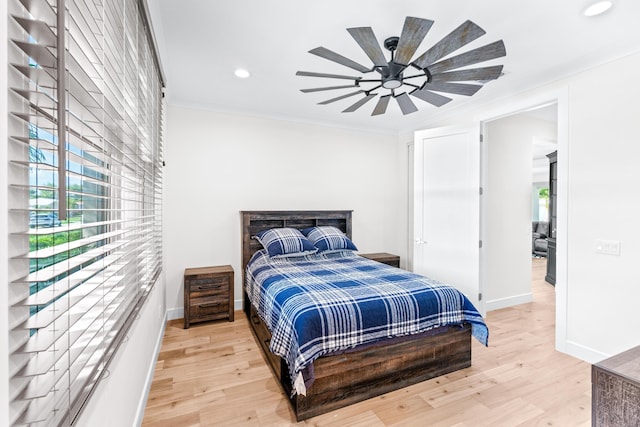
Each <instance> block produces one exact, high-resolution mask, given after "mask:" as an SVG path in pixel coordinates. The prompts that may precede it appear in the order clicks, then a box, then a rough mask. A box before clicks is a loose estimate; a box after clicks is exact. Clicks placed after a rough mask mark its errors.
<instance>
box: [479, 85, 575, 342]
mask: <svg viewBox="0 0 640 427" xmlns="http://www.w3.org/2000/svg"><path fill="white" fill-rule="evenodd" d="M553 103H555V104H556V105H557V109H558V113H557V114H558V123H557V126H558V140H557V143H558V195H557V221H558V224H557V230H558V232H557V234H556V245H557V246H556V284H555V293H556V349H557V350H559V351H561V352H564V353H568V352H569V349H568V343H567V293H568V287H567V286H568V285H567V283H568V282H567V280H568V271H567V262H568V209H569V208H568V187H569V186H568V178H569V174H568V170H569V88H568V87H567V86H563V87H560V88H558V89H556V90H550V91H546V92H544V93H540V94H537V95H535V96H523V97H520V98H518V99H517V100H513V101H508V102H505V103H504V104H502V105H500V106H499V107H495V108H492V109H487V110H484V111H481V112H479V113H478V114H476V115H475V116H474V117H473V120H474V121H475V120H477V121H479V122H480V123H481V127H482V131H483V134H484V127H485V124H486V123H487V122H490V121H493V120H497V119H501V118H504V117H507V116H511V115H514V114H518V113H521V112H524V111H527V110H530V109H532V108H536V107H541V106H544V105H548V104H553ZM486 143H487V141H486V140H485V141H484V144H486ZM486 154H487V153H486V151H485V150H484V147H483V150H482V151H481V154H480V163H481V167H482V165H483V164H486V163H487V158H486ZM480 209H481V212H480V215H481V216H482V215H483V211H482V210H483V205H482V204H481V205H480ZM480 232H481V233H482V229H481V230H480ZM481 238H482V240H483V241H487V240H488V239H490V238H491V236H485V235H482V234H481ZM484 262H486V260H484ZM483 269H486V266H483V257H482V255H481V257H480V270H481V271H483ZM487 285H488V284H486V283H482V277H481V283H480V286H481V289H486V286H487Z"/></svg>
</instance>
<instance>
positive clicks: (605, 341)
mask: <svg viewBox="0 0 640 427" xmlns="http://www.w3.org/2000/svg"><path fill="white" fill-rule="evenodd" d="M639 72H640V53H636V54H633V55H629V56H627V57H624V58H620V59H618V60H616V61H612V62H610V63H607V64H603V65H601V66H598V67H595V68H593V69H590V70H585V71H584V72H582V73H580V74H577V75H575V76H572V77H570V78H566V79H563V80H560V81H558V82H556V83H553V84H549V85H545V86H542V87H539V88H536V89H532V90H530V91H527V92H524V93H520V94H514V95H513V96H511V97H507V98H502V99H497V100H494V101H492V102H490V103H485V104H483V105H481V106H462V107H461V108H459V109H458V110H457V112H456V114H455V115H451V116H449V117H447V118H446V119H445V120H442V121H441V122H440V123H438V124H437V125H438V126H445V125H451V124H457V123H461V122H469V121H473V120H477V121H482V120H489V119H492V118H497V117H500V116H504V115H505V114H507V113H509V112H515V111H522V110H523V109H525V108H527V107H531V106H534V105H541V104H543V103H545V102H548V101H552V100H554V99H558V98H560V99H561V102H560V103H559V104H558V112H559V119H560V121H559V123H558V166H559V169H558V173H559V174H560V178H561V179H564V180H565V182H564V183H559V195H558V196H559V199H560V200H559V201H560V203H559V206H558V207H559V212H558V213H559V215H560V216H559V218H558V227H559V228H558V233H559V235H558V262H559V264H558V265H557V271H556V272H557V282H556V302H557V304H556V309H557V313H558V315H557V317H556V323H557V331H556V334H557V337H556V345H557V348H558V349H560V350H561V351H565V352H567V353H569V354H572V355H574V356H577V357H580V358H582V359H584V360H587V361H589V362H595V361H598V360H600V359H602V358H604V357H607V356H610V355H613V354H616V353H618V352H620V351H622V350H624V349H627V348H630V347H632V346H635V345H638V344H640V334H637V333H635V332H634V331H635V330H636V329H637V328H638V326H640V320H638V316H637V314H636V308H635V306H636V301H637V300H638V299H639V298H640V287H639V286H638V282H639V281H640V263H638V259H640V221H638V218H640V198H639V197H637V194H638V188H640V185H639V184H640V167H638V159H640V143H639V141H638V139H639V138H638V135H640V120H638V117H640V103H638V102H637V100H638V99H640V80H638V79H637V75H638V73H639ZM506 78H508V76H506ZM605 82H606V84H605ZM434 126H435V125H434ZM594 199H595V203H594ZM562 216H564V218H562ZM565 221H566V222H565ZM596 239H611V240H619V241H620V242H621V254H620V256H611V255H602V254H596V253H595V240H596ZM563 253H564V255H563Z"/></svg>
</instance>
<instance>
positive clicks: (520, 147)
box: [480, 102, 558, 311]
mask: <svg viewBox="0 0 640 427" xmlns="http://www.w3.org/2000/svg"><path fill="white" fill-rule="evenodd" d="M557 107H558V105H557V102H552V103H546V104H543V105H538V106H535V107H532V108H528V109H524V110H520V111H516V112H513V113H510V114H504V115H502V116H500V117H498V118H495V119H487V120H485V121H483V122H482V125H481V127H482V132H483V147H482V186H483V198H482V207H481V212H482V214H481V230H482V233H481V234H482V240H483V250H482V252H481V262H480V264H481V268H480V270H481V282H482V288H483V293H484V295H485V298H486V300H485V309H486V311H491V310H497V309H500V308H505V307H510V306H514V305H518V304H523V303H527V302H530V301H532V299H533V293H532V289H531V280H532V259H533V258H539V259H540V258H542V259H545V260H546V256H547V246H546V243H547V242H546V239H547V237H548V236H549V235H550V230H549V229H548V227H549V211H548V194H549V190H548V189H549V187H550V184H549V164H550V162H549V158H548V157H547V155H548V154H549V153H551V152H555V151H557V147H558V145H557V141H558V108H557ZM545 196H546V197H545ZM545 227H547V229H545ZM537 228H539V232H537ZM537 264H538V265H539V264H540V263H539V262H538V263H537Z"/></svg>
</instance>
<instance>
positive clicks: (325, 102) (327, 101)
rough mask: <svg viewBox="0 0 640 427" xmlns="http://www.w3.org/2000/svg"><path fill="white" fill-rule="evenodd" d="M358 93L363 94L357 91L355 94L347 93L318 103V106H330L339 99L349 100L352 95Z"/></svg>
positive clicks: (362, 91) (361, 91)
mask: <svg viewBox="0 0 640 427" xmlns="http://www.w3.org/2000/svg"><path fill="white" fill-rule="evenodd" d="M359 93H364V90H357V91H355V92H351V93H348V94H346V95H341V96H338V97H337V98H331V99H327V100H326V101H322V102H318V104H319V105H327V104H331V103H332V102H336V101H340V100H341V99H345V98H349V97H350V96H354V95H357V94H359Z"/></svg>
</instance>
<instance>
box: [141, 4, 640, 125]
mask: <svg viewBox="0 0 640 427" xmlns="http://www.w3.org/2000/svg"><path fill="white" fill-rule="evenodd" d="M148 3H149V5H150V9H151V15H152V18H153V26H154V28H155V32H156V38H157V40H158V44H159V47H160V53H161V57H162V63H163V68H164V71H165V74H166V76H167V96H168V101H169V103H170V104H173V105H181V106H190V107H196V108H206V109H212V110H217V111H228V112H241V113H243V114H250V115H258V116H267V117H276V118H283V119H287V120H294V121H303V122H314V123H320V124H329V125H332V126H338V127H345V128H356V129H369V130H373V131H381V132H392V133H398V132H405V131H411V130H415V129H420V128H424V127H426V126H428V125H429V124H430V123H434V122H436V121H437V120H438V118H439V117H442V116H443V115H446V114H450V113H451V111H452V110H453V109H455V108H457V107H459V106H462V105H464V104H466V103H483V102H487V101H488V100H492V99H495V98H496V97H498V98H499V97H504V96H508V95H511V94H513V93H518V92H521V91H523V90H525V89H528V88H531V87H536V86H540V85H543V84H545V83H547V82H551V81H554V80H558V79H560V78H562V77H565V76H567V75H571V74H574V73H576V72H577V71H579V70H582V69H585V68H589V67H592V66H595V65H598V64H601V63H604V62H607V61H610V60H612V59H615V58H618V57H621V56H624V55H627V54H629V53H632V52H636V51H639V50H640V26H639V24H638V23H639V19H640V1H639V0H615V4H614V6H613V8H612V9H610V10H609V11H608V12H606V13H605V14H603V15H600V16H597V17H593V18H587V17H585V16H583V14H582V10H583V9H584V8H585V6H586V5H587V4H588V3H589V1H588V0H563V1H558V0H538V1H535V2H533V1H508V0H483V1H478V0H455V1H452V0H439V1H438V0H432V1H424V0H397V1H393V2H390V1H384V2H383V1H380V0H367V1H364V0H350V1H347V0H340V1H337V0H323V1H314V2H311V1H303V0H270V1H260V0H233V1H221V0H214V1H210V0H148ZM406 16H415V17H420V18H426V19H431V20H433V21H435V23H434V25H433V27H432V28H431V31H430V32H429V33H428V34H427V36H426V38H425V40H424V41H423V43H422V44H421V46H420V48H419V49H418V51H417V52H416V55H414V58H415V57H416V56H417V55H419V54H421V53H422V52H424V51H425V50H426V49H428V48H429V47H431V46H432V45H433V44H435V43H436V42H437V41H439V40H440V39H441V38H442V37H444V36H445V35H446V34H448V33H449V32H450V31H452V30H453V29H454V28H456V27H457V26H458V25H460V24H461V23H462V22H464V21H465V20H467V19H470V20H472V21H474V22H475V23H476V24H478V25H479V26H480V27H482V28H483V29H484V30H485V31H486V34H485V35H484V36H483V37H480V38H479V39H478V40H475V41H474V42H472V43H470V44H468V45H467V46H465V47H463V48H462V49H460V50H458V51H456V52H455V53H454V54H458V53H462V52H464V51H466V50H469V49H472V48H475V47H479V46H482V45H485V44H488V43H491V42H493V41H496V40H500V39H502V40H503V41H504V43H505V46H506V50H507V56H506V57H504V58H500V59H497V60H492V61H488V62H484V63H481V64H477V65H475V66H474V67H479V66H488V65H496V64H504V73H505V75H504V76H502V77H500V78H499V79H498V80H496V81H493V82H489V83H487V84H486V85H485V86H484V87H483V88H482V89H481V90H480V91H479V92H478V93H476V94H475V95H473V96H472V97H465V96H461V95H451V97H452V98H454V100H453V101H452V102H450V103H449V104H447V105H445V106H443V107H440V108H437V107H434V106H432V105H430V104H427V103H425V102H423V101H421V100H419V99H415V98H413V97H412V98H413V100H414V103H415V104H416V106H417V107H418V108H419V111H418V112H416V113H413V114H410V115H406V116H403V115H402V113H401V112H400V109H399V108H398V106H397V104H395V103H394V102H391V103H390V104H389V109H388V110H387V113H386V114H385V115H382V116H376V117H372V116H371V115H370V114H371V111H372V110H373V107H374V106H375V101H372V102H370V103H368V104H366V105H365V106H363V107H362V108H360V109H359V110H358V111H356V112H354V113H341V111H342V110H343V109H345V108H346V107H348V106H350V105H351V104H352V103H354V102H355V101H356V100H357V99H358V98H357V97H354V98H349V99H346V100H343V101H339V102H335V103H332V104H328V105H317V103H318V102H320V101H322V100H326V99H329V98H333V97H336V96H339V95H341V94H344V93H348V92H349V91H351V90H349V89H347V90H344V89H343V90H335V91H324V92H316V93H306V94H305V93H302V92H300V89H303V88H313V87H322V86H334V85H342V84H345V82H347V81H345V80H334V79H323V78H312V77H299V76H296V75H295V73H296V71H298V70H302V71H315V72H322V73H333V74H347V75H352V74H353V73H354V71H353V70H351V69H349V68H346V67H343V66H341V65H339V64H336V63H333V62H331V61H328V60H326V59H323V58H320V57H317V56H315V55H311V54H309V53H308V51H309V50H310V49H313V48H315V47H318V46H323V47H326V48H328V49H331V50H333V51H336V52H338V53H340V54H342V55H344V56H346V57H348V58H350V59H353V60H355V61H357V62H360V63H362V64H366V65H369V64H370V63H371V62H370V61H369V59H368V58H367V56H366V55H365V54H364V52H363V51H362V50H361V49H360V47H359V46H358V45H357V44H356V42H355V41H354V40H353V39H352V38H351V36H350V35H349V33H348V32H347V31H346V28H349V27H360V26H370V27H372V28H373V30H374V32H375V34H376V36H377V38H378V40H379V41H380V42H382V41H383V40H384V39H385V38H387V37H389V36H394V35H396V36H399V35H400V31H401V29H402V26H403V23H404V18H405V17H406ZM237 67H244V68H246V69H248V70H249V71H250V72H251V74H252V76H251V77H250V78H249V79H246V80H241V79H238V78H236V77H235V76H234V70H235V69H236V68H237ZM355 73H356V74H357V72H355ZM347 83H348V82H347ZM603 85H606V82H603Z"/></svg>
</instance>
